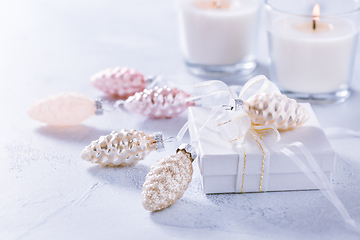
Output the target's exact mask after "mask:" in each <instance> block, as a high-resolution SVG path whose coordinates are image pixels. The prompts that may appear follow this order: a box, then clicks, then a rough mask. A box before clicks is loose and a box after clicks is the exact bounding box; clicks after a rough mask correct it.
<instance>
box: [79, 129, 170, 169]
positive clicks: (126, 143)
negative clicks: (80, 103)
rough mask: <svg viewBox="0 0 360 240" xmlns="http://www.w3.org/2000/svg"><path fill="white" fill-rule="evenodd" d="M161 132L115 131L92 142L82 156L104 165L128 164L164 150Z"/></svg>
mask: <svg viewBox="0 0 360 240" xmlns="http://www.w3.org/2000/svg"><path fill="white" fill-rule="evenodd" d="M163 148H164V145H163V135H162V133H160V132H157V133H154V134H152V135H147V134H146V133H144V132H141V131H136V130H130V131H128V130H125V129H123V130H121V131H119V132H117V131H113V132H111V133H110V134H109V135H106V136H101V137H100V138H99V139H98V140H96V141H93V142H91V144H90V145H88V146H86V147H85V148H84V150H83V151H82V152H81V158H82V159H84V160H86V161H89V162H93V163H98V164H100V165H103V166H126V165H131V164H135V163H137V162H138V161H140V160H143V159H144V158H145V157H146V156H147V155H148V154H149V153H150V152H151V151H154V150H162V149H163Z"/></svg>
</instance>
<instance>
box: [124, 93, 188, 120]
mask: <svg viewBox="0 0 360 240" xmlns="http://www.w3.org/2000/svg"><path fill="white" fill-rule="evenodd" d="M188 97H189V94H187V93H186V92H184V91H182V90H180V89H177V88H170V87H166V86H164V87H158V86H156V87H154V88H152V89H145V90H144V91H142V92H137V93H135V94H134V95H133V96H130V97H129V98H128V99H127V100H126V101H125V102H124V108H125V109H127V110H128V111H131V112H135V113H139V114H142V115H145V116H148V117H151V118H172V117H175V116H177V115H179V114H180V113H182V112H183V111H184V110H186V109H187V108H188V107H189V106H193V105H194V102H193V101H186V98H188Z"/></svg>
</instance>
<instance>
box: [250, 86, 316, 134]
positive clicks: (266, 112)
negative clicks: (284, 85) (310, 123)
mask: <svg viewBox="0 0 360 240" xmlns="http://www.w3.org/2000/svg"><path fill="white" fill-rule="evenodd" d="M244 110H245V111H246V112H247V113H248V114H249V116H250V119H251V121H252V122H253V124H255V125H273V126H275V127H276V128H277V129H278V130H291V129H294V128H296V127H298V126H300V125H302V124H304V123H305V122H306V121H307V120H308V119H309V113H308V112H307V111H306V109H305V108H304V107H303V106H301V105H300V104H298V103H297V102H296V100H294V99H290V98H288V97H287V96H285V95H282V94H276V93H272V94H269V93H261V94H257V95H255V96H253V97H251V98H250V99H248V100H247V101H246V102H245V103H244Z"/></svg>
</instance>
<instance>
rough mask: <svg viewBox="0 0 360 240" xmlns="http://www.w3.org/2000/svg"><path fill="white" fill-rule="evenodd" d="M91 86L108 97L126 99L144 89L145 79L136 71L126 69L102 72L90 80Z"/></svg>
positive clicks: (110, 69) (111, 69) (116, 68)
mask: <svg viewBox="0 0 360 240" xmlns="http://www.w3.org/2000/svg"><path fill="white" fill-rule="evenodd" d="M90 81H91V83H92V85H94V86H95V87H96V88H98V89H99V90H101V91H103V92H105V93H106V94H109V95H115V96H116V97H119V98H120V99H126V98H127V97H129V96H131V95H133V94H134V93H136V92H139V91H142V90H144V89H145V87H146V81H147V79H146V78H145V77H144V76H143V75H142V74H141V73H139V72H138V71H136V70H135V69H132V68H128V67H115V68H108V69H105V70H102V71H100V72H98V73H96V74H94V75H93V76H92V77H91V79H90Z"/></svg>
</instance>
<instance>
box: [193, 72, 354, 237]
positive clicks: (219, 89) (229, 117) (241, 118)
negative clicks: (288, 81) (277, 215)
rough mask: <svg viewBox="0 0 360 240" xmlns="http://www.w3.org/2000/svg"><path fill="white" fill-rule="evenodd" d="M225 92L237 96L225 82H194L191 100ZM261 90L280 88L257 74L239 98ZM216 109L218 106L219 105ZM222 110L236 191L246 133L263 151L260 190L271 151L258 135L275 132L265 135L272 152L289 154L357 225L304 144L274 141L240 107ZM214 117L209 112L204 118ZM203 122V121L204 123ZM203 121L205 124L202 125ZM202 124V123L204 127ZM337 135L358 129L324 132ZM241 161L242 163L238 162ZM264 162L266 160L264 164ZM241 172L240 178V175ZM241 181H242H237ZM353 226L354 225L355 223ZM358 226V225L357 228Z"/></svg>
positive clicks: (270, 129) (269, 128)
mask: <svg viewBox="0 0 360 240" xmlns="http://www.w3.org/2000/svg"><path fill="white" fill-rule="evenodd" d="M220 93H221V94H223V93H227V95H228V97H229V102H230V103H231V101H232V100H233V99H235V98H236V94H235V93H234V91H233V90H232V88H231V87H229V86H227V85H226V84H225V83H224V82H221V81H217V80H214V81H207V82H203V83H200V84H197V85H196V86H195V90H194V92H193V94H192V95H191V96H190V98H189V99H190V100H195V99H198V98H205V97H209V96H214V95H217V94H220ZM261 93H276V94H281V93H280V91H279V89H278V88H277V87H276V85H275V84H274V83H272V82H271V81H270V80H268V79H267V78H266V77H265V76H263V75H259V76H256V77H254V78H252V79H250V80H249V81H248V82H247V83H246V84H245V85H244V87H243V88H242V89H241V91H240V94H239V98H240V99H242V100H243V101H246V100H249V99H250V98H252V97H253V96H255V95H257V94H261ZM218 110H219V109H218ZM222 111H223V112H222V114H221V115H220V116H219V117H217V118H216V119H215V122H216V123H217V127H218V130H219V131H220V133H221V135H222V136H223V137H224V139H225V140H226V141H228V142H229V144H231V145H232V146H233V148H234V149H235V150H236V151H237V153H238V155H239V164H238V166H239V167H238V175H237V183H236V192H242V190H243V185H244V175H245V165H246V153H245V148H244V146H243V144H244V142H245V139H246V136H247V135H249V134H251V135H253V137H254V140H255V141H256V142H257V143H258V144H259V147H260V148H261V150H262V152H263V165H262V175H261V182H260V191H266V187H267V177H268V168H269V165H270V164H269V163H270V154H269V151H268V150H267V147H266V144H264V143H263V142H262V140H261V136H262V135H260V137H259V134H258V133H259V132H263V131H266V132H273V133H274V134H272V135H273V136H275V140H272V141H269V138H268V137H266V138H265V139H266V143H267V145H268V146H269V147H271V149H272V150H273V151H275V152H281V153H283V154H285V155H286V156H288V157H289V158H290V159H291V160H292V161H293V162H294V163H295V164H296V165H297V166H298V167H299V169H300V170H301V171H303V172H304V173H305V174H306V176H307V177H308V178H309V179H310V180H311V181H312V182H313V183H314V184H315V185H316V187H317V188H319V189H320V190H321V191H322V193H323V194H324V195H325V197H326V198H328V200H329V201H330V202H331V203H332V204H333V205H334V206H335V208H336V209H337V210H338V211H339V212H340V214H341V215H342V217H343V218H344V219H345V222H346V223H348V224H349V225H351V226H352V227H355V226H356V223H355V221H354V220H353V219H352V218H351V217H350V215H349V213H348V212H347V210H346V208H345V207H344V205H343V204H342V203H341V201H340V200H339V198H338V197H337V195H336V194H335V192H334V190H333V189H332V187H331V183H330V182H329V180H328V179H327V178H326V176H325V174H324V172H323V171H322V169H321V168H320V166H319V165H318V164H317V162H316V160H315V159H314V157H313V156H312V154H311V153H310V152H309V151H308V150H307V148H306V147H305V146H304V145H303V144H302V143H300V142H295V143H292V144H290V145H286V146H281V145H276V144H274V142H278V141H279V140H280V133H279V132H278V130H277V129H276V128H275V127H273V126H254V125H252V124H251V120H250V117H249V116H248V115H247V113H246V112H245V111H244V110H243V109H240V110H238V111H226V110H222ZM211 118H213V115H212V116H209V118H208V120H207V122H209V120H210V119H211ZM205 125H206V123H205ZM205 125H204V126H205ZM204 126H203V127H204ZM332 133H333V134H334V135H337V136H338V135H340V134H341V133H342V134H344V133H345V134H348V135H352V136H360V133H359V132H354V131H350V130H347V131H344V130H343V129H341V130H339V129H335V130H328V131H327V134H329V135H330V134H332ZM294 146H295V147H298V148H299V149H301V151H302V152H303V154H304V156H305V157H306V159H307V161H308V162H309V163H310V168H308V167H307V166H306V165H305V164H304V163H303V162H302V161H301V160H300V159H299V158H298V157H297V156H296V155H295V154H294V153H293V152H292V151H291V150H290V149H289V147H294ZM242 162H243V163H244V164H241V163H242ZM265 162H266V163H267V164H265ZM240 176H242V178H240ZM240 183H241V184H240ZM355 228H356V227H355ZM357 230H358V229H357Z"/></svg>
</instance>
